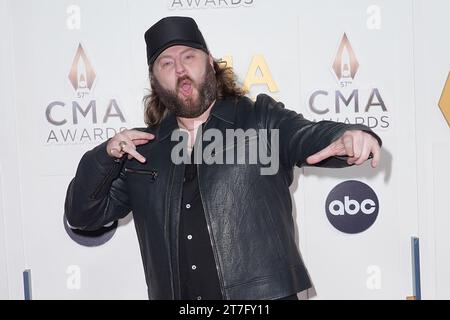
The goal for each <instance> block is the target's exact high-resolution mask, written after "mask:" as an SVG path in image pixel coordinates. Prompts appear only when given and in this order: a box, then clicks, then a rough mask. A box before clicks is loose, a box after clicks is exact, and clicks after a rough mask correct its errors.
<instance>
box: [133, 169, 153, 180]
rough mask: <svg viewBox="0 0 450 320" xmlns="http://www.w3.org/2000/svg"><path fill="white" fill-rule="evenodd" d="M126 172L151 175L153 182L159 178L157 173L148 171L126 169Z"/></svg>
mask: <svg viewBox="0 0 450 320" xmlns="http://www.w3.org/2000/svg"><path fill="white" fill-rule="evenodd" d="M125 172H127V173H137V174H145V175H149V176H151V177H152V180H156V177H157V176H158V172H157V171H147V170H138V169H130V168H125Z"/></svg>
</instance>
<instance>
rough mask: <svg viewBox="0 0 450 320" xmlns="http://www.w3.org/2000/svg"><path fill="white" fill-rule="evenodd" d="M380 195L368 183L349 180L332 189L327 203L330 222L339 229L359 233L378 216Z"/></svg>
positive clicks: (326, 207) (326, 209) (326, 208)
mask: <svg viewBox="0 0 450 320" xmlns="http://www.w3.org/2000/svg"><path fill="white" fill-rule="evenodd" d="M378 209H379V203H378V197H377V195H376V194H375V192H374V191H373V190H372V188H370V187H369V186H368V185H367V184H365V183H362V182H360V181H356V180H349V181H345V182H342V183H340V184H338V185H337V186H336V187H334V188H333V190H331V192H330V194H329V195H328V197H327V200H326V204H325V211H326V213H327V218H328V220H329V221H330V223H331V224H332V225H333V226H334V227H335V228H336V229H338V230H339V231H342V232H345V233H352V234H353V233H359V232H363V231H365V230H367V229H368V228H370V226H371V225H372V224H374V222H375V220H376V219H377V216H378Z"/></svg>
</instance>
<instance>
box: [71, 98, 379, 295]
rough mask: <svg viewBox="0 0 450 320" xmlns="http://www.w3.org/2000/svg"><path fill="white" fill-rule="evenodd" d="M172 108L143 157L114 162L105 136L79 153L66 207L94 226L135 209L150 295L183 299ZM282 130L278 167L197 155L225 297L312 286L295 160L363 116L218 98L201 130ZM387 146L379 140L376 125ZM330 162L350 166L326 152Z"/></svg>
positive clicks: (180, 171) (180, 170)
mask: <svg viewBox="0 0 450 320" xmlns="http://www.w3.org/2000/svg"><path fill="white" fill-rule="evenodd" d="M177 128H178V125H177V121H176V118H175V116H174V115H172V114H170V115H169V116H167V117H166V118H165V119H164V120H163V121H162V123H161V124H160V126H159V127H157V128H145V129H141V130H145V131H147V132H151V133H154V134H155V136H156V138H155V140H153V141H152V142H150V143H148V144H145V145H142V146H139V147H137V150H138V151H139V152H140V153H141V154H142V155H143V156H144V157H146V159H147V162H146V163H145V164H141V163H139V162H138V161H136V160H134V159H133V160H127V159H126V157H123V159H122V160H121V161H117V160H116V161H115V160H113V159H112V158H110V157H109V156H108V155H107V152H106V149H105V148H106V142H105V143H102V144H101V145H99V146H97V147H95V148H94V149H93V150H91V151H88V152H87V153H86V154H85V155H84V156H83V157H82V159H81V161H80V164H79V166H78V169H77V173H76V176H75V178H74V179H73V180H72V182H71V183H70V185H69V188H68V191H67V197H66V203H65V214H66V217H67V220H68V222H69V224H70V225H71V226H73V227H77V228H81V229H85V230H94V229H97V228H99V227H101V226H103V225H105V224H107V223H109V222H111V221H114V220H117V219H119V218H122V217H124V216H126V215H127V214H128V213H129V212H130V211H133V218H134V223H135V226H136V231H137V237H138V240H139V244H140V249H141V255H142V260H143V265H144V271H145V276H146V281H147V286H148V295H149V298H150V299H179V298H180V283H179V270H178V223H179V219H180V217H179V215H180V206H181V195H182V186H183V177H184V165H175V164H173V162H172V161H171V150H172V147H173V146H174V145H175V144H176V142H174V141H171V133H172V131H173V130H174V129H177ZM208 128H216V129H218V130H220V131H222V132H225V130H226V129H238V128H240V129H243V130H247V129H250V128H253V129H279V135H280V150H279V151H280V152H279V154H280V168H279V170H278V172H277V173H276V174H274V175H261V174H260V170H259V169H260V165H258V164H249V165H242V164H210V165H207V164H199V165H198V182H199V189H200V193H201V200H202V203H203V207H204V210H205V216H206V221H207V225H208V232H209V235H210V238H211V244H212V248H213V253H214V258H215V261H216V265H217V271H218V275H219V280H220V286H221V290H222V294H223V297H224V298H225V299H276V298H280V297H284V296H288V295H291V294H294V293H297V292H300V291H302V290H304V289H307V288H309V287H310V286H311V282H310V279H309V276H308V273H307V270H306V268H305V266H304V263H303V262H302V259H301V257H300V254H299V251H298V249H297V246H296V242H295V235H294V221H293V217H292V205H291V196H290V192H289V185H290V184H291V183H292V180H293V168H294V166H295V165H297V166H302V165H304V164H305V159H306V158H307V157H308V156H309V155H311V154H313V153H315V152H317V151H319V150H321V149H323V148H324V147H326V146H327V145H329V144H330V143H331V142H332V141H334V140H336V139H337V138H338V137H340V136H341V135H342V134H343V133H344V131H346V130H353V129H360V130H364V131H367V132H370V133H371V134H373V133H372V132H371V131H370V129H369V128H368V127H366V126H363V125H346V124H342V123H335V122H329V121H322V122H318V123H314V122H310V121H308V120H305V119H304V118H303V117H302V116H301V115H300V114H297V113H296V112H294V111H289V110H287V109H284V106H283V104H281V103H277V102H275V101H274V100H273V99H272V98H270V97H269V96H267V95H263V94H261V95H259V96H258V97H257V100H256V102H252V101H251V100H250V99H248V98H240V99H238V100H218V101H217V102H216V103H215V105H214V106H213V108H212V110H211V116H210V118H209V119H208V121H207V122H206V124H205V125H204V129H208ZM373 135H374V136H375V137H376V138H377V139H378V141H379V143H380V145H381V140H380V139H379V137H378V136H376V135H375V134H373ZM320 165H321V166H326V167H344V166H347V163H346V161H345V159H343V158H338V157H335V158H329V159H326V160H324V161H322V163H320Z"/></svg>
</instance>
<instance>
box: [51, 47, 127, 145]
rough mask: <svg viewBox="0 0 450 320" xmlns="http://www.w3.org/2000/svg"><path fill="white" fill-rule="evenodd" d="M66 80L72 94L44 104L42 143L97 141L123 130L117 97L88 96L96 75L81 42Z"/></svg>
mask: <svg viewBox="0 0 450 320" xmlns="http://www.w3.org/2000/svg"><path fill="white" fill-rule="evenodd" d="M68 79H69V82H70V86H71V88H72V89H73V90H74V93H75V96H74V97H72V98H69V99H56V100H54V101H52V102H50V103H49V104H47V106H46V108H45V119H46V121H47V123H46V131H45V144H47V145H67V144H85V143H101V142H103V141H105V140H107V139H109V138H111V137H112V136H114V135H115V134H116V133H118V132H120V131H122V130H124V129H126V126H125V125H126V119H125V115H124V113H123V112H122V108H121V107H120V105H119V102H118V101H119V99H117V98H115V97H114V98H105V97H92V94H93V87H94V84H95V82H96V79H97V75H96V73H95V70H94V68H93V66H92V63H91V60H90V59H89V58H88V56H87V55H86V51H85V49H84V48H83V46H82V45H81V43H80V44H78V48H77V49H76V52H75V57H74V58H73V61H72V64H71V67H70V72H69V75H68Z"/></svg>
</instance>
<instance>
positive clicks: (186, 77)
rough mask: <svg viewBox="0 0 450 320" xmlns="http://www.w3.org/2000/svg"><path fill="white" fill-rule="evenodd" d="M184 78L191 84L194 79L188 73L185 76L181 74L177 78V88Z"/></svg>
mask: <svg viewBox="0 0 450 320" xmlns="http://www.w3.org/2000/svg"><path fill="white" fill-rule="evenodd" d="M186 80H188V81H189V82H190V83H191V84H192V85H194V81H193V80H192V79H191V78H190V77H189V76H188V75H185V76H182V77H181V78H178V80H177V88H179V87H180V86H181V85H182V84H183V82H184V81H186Z"/></svg>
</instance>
